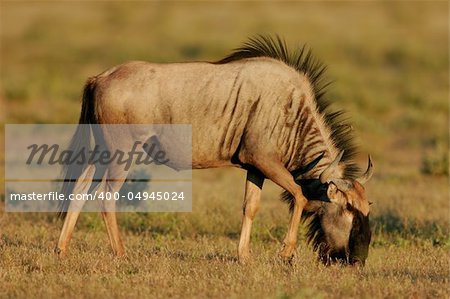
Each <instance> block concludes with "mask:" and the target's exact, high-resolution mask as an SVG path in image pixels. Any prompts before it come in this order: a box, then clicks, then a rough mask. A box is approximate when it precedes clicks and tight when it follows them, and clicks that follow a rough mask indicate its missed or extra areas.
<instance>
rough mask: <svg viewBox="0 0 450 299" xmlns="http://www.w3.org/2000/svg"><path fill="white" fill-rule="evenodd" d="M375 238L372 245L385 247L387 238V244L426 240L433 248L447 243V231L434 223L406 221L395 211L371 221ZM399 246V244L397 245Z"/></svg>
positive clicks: (387, 212)
mask: <svg viewBox="0 0 450 299" xmlns="http://www.w3.org/2000/svg"><path fill="white" fill-rule="evenodd" d="M371 222H372V227H373V232H374V233H375V238H374V240H373V245H374V246H377V245H386V244H385V243H386V241H387V240H386V239H385V237H387V238H388V239H389V243H391V242H392V241H394V243H398V242H400V239H403V240H418V239H421V240H428V241H432V244H433V245H435V246H439V245H445V244H446V243H448V237H447V236H448V230H447V229H446V228H445V227H444V226H442V225H440V224H439V223H437V222H435V221H420V220H418V219H407V218H405V217H401V216H399V215H398V214H397V213H396V212H395V211H392V210H388V211H386V212H384V213H382V214H380V215H377V216H375V217H374V218H373V219H372V220H371ZM397 245H401V244H397Z"/></svg>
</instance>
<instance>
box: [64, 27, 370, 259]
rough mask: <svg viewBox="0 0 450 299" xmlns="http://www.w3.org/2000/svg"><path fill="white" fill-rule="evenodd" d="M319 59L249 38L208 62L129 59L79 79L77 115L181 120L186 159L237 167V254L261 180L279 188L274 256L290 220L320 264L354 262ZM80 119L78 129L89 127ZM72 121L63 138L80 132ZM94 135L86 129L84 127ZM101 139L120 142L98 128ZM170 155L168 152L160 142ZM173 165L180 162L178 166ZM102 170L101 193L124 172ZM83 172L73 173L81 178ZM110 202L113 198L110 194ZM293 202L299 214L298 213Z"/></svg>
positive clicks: (353, 202)
mask: <svg viewBox="0 0 450 299" xmlns="http://www.w3.org/2000/svg"><path fill="white" fill-rule="evenodd" d="M324 70H325V67H324V66H323V65H322V64H320V63H318V62H317V60H316V59H315V58H313V56H312V55H311V52H310V51H306V50H305V48H304V47H303V48H302V49H300V50H299V51H297V52H296V53H289V52H288V50H287V47H286V44H285V42H284V41H282V40H281V39H280V38H278V37H277V38H270V37H263V36H260V37H258V38H254V39H250V40H249V41H248V42H247V43H245V44H244V45H243V47H241V48H239V49H237V50H235V51H234V52H233V53H232V54H231V55H229V56H228V57H226V58H224V59H222V60H220V61H218V62H213V63H209V62H189V63H170V64H157V63H149V62H141V61H135V62H128V63H125V64H122V65H119V66H116V67H113V68H111V69H109V70H107V71H105V72H104V73H102V74H99V75H97V76H94V77H92V78H90V79H89V80H88V81H87V83H86V86H85V89H84V95H83V99H82V108H81V116H80V120H79V123H80V124H151V123H154V124H186V123H187V124H192V133H193V136H192V145H193V146H192V168H194V169H203V168H213V167H223V166H234V167H237V168H243V169H245V170H246V171H247V180H246V184H245V198H244V205H243V220H242V228H241V235H240V240H239V246H238V256H239V260H240V261H242V262H246V261H247V260H248V259H249V257H250V251H249V241H250V231H251V226H252V221H253V219H254V217H255V215H256V213H257V211H258V209H259V203H260V195H261V188H262V186H263V182H264V180H265V179H266V178H267V179H270V180H272V181H273V182H275V183H276V184H278V185H279V186H281V187H282V188H283V189H284V190H285V192H284V194H283V196H282V198H283V199H284V200H286V201H287V202H288V203H289V205H290V212H291V213H290V215H291V216H290V221H289V226H288V230H287V234H286V236H285V238H284V241H283V248H282V250H281V253H280V255H281V257H282V258H284V259H287V260H290V259H291V258H292V256H293V254H294V251H295V247H296V242H297V233H298V227H299V223H300V221H301V217H302V216H303V217H304V219H305V218H306V219H309V220H310V221H309V222H308V223H309V225H308V232H307V238H308V240H309V242H310V243H311V244H312V245H313V248H314V250H315V251H316V252H317V253H318V256H319V259H320V260H321V261H322V262H324V263H325V264H330V263H332V262H336V261H339V262H341V263H344V264H359V265H363V264H364V263H365V260H366V258H367V254H368V246H369V243H370V239H371V231H370V227H369V202H368V200H367V198H366V195H365V192H364V188H363V186H362V184H363V183H364V182H365V181H367V180H368V179H369V178H370V176H371V175H372V164H371V162H370V157H369V166H368V168H367V171H366V172H365V173H364V174H363V175H362V176H360V177H359V175H358V173H359V172H360V171H359V168H358V167H357V165H356V164H355V162H354V156H355V150H356V149H355V146H354V145H353V143H352V137H353V133H352V129H351V126H350V125H348V124H347V123H346V122H345V121H344V120H343V119H342V117H341V115H342V113H341V112H340V111H332V110H331V109H330V108H329V107H328V102H327V101H326V100H325V92H324V88H325V87H326V85H327V84H326V83H325V82H323V74H324ZM88 127H89V126H88ZM83 134H84V135H86V134H87V135H88V136H89V134H91V132H90V130H89V131H88V132H86V131H83V130H81V129H80V130H77V132H76V133H75V136H74V139H73V142H72V146H74V147H80V146H82V145H81V144H79V143H77V140H79V137H80V136H81V135H83ZM94 135H95V132H94ZM100 135H103V136H104V139H105V142H106V144H107V145H108V147H110V148H114V147H115V146H116V145H117V144H118V143H120V142H122V140H121V139H122V137H121V138H118V137H116V136H114V134H113V133H111V132H100ZM168 155H169V156H170V149H169V150H168ZM181 168H182V167H181ZM96 171H98V170H96V169H95V165H86V166H84V167H79V168H75V169H71V167H69V168H68V169H67V170H66V175H65V178H69V179H70V178H76V179H77V178H78V181H77V182H76V183H69V182H70V181H71V180H68V181H69V182H66V183H64V186H63V191H64V192H65V193H69V192H72V193H77V192H86V190H88V189H91V190H92V186H91V188H89V183H86V180H87V181H89V178H92V177H93V174H94V173H95V172H96ZM117 172H118V171H117V170H115V169H107V170H106V171H103V172H102V173H101V174H102V177H103V179H104V181H103V182H102V183H101V184H100V187H98V188H101V189H102V190H103V191H118V190H119V189H120V188H121V186H122V184H123V180H114V179H112V180H108V178H115V177H123V173H117ZM81 178H82V179H81ZM109 204H111V205H114V201H112V202H111V203H109ZM70 205H73V203H70V202H67V201H64V202H63V205H62V207H61V210H62V211H63V213H62V215H64V216H65V222H64V226H63V229H62V232H61V235H60V238H59V242H58V245H57V248H56V252H57V253H58V254H59V255H64V254H65V253H66V251H67V247H68V243H69V240H70V237H71V234H72V232H73V229H74V226H75V223H76V220H77V218H78V216H79V213H80V211H79V209H76V210H75V209H71V208H70ZM112 211H114V207H112V209H111V207H109V208H108V209H107V210H105V211H104V212H102V216H103V218H104V221H105V223H106V226H107V231H108V235H109V239H110V241H111V245H112V249H113V251H114V253H115V254H116V255H119V256H120V255H123V254H124V246H123V244H122V241H121V238H120V235H119V229H118V226H117V222H116V215H115V213H114V212H112ZM303 211H304V213H303V215H302V212H303Z"/></svg>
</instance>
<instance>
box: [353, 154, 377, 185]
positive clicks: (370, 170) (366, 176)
mask: <svg viewBox="0 0 450 299" xmlns="http://www.w3.org/2000/svg"><path fill="white" fill-rule="evenodd" d="M372 174H373V163H372V159H371V157H370V155H369V163H368V166H367V170H366V172H365V173H364V174H363V175H362V176H361V177H360V178H357V179H356V180H357V181H358V182H359V183H360V184H361V185H363V184H364V183H365V182H367V181H368V180H370V178H371V177H372Z"/></svg>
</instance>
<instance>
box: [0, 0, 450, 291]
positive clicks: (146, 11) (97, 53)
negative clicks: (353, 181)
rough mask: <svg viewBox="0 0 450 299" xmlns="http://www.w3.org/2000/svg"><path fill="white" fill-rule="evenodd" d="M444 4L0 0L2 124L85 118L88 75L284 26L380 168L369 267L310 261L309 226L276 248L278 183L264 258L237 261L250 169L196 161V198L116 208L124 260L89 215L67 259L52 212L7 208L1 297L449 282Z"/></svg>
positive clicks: (193, 55) (215, 47)
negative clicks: (283, 253)
mask: <svg viewBox="0 0 450 299" xmlns="http://www.w3.org/2000/svg"><path fill="white" fill-rule="evenodd" d="M448 19H449V18H448V4H447V3H445V2H431V3H426V2H414V3H403V2H396V3H385V2H370V3H360V2H337V3H334V2H333V3H331V2H323V3H312V2H301V3H293V2H289V3H283V4H275V3H264V4H258V3H253V2H246V3H212V2H195V3H169V4H165V3H159V2H133V3H127V4H121V3H116V2H115V3H101V2H95V3H94V2H93V3H81V2H68V3H56V2H42V3H27V2H18V3H14V2H2V3H1V10H0V20H1V45H0V46H1V82H2V87H1V90H0V92H1V93H0V99H1V100H2V106H1V108H0V110H2V112H3V111H4V110H6V115H5V122H6V123H74V122H76V120H77V117H78V113H79V96H80V89H81V87H82V86H83V82H84V80H85V79H86V78H87V77H88V76H91V75H93V74H96V73H99V72H100V71H102V70H103V69H105V68H108V67H110V66H112V65H114V64H117V63H121V62H123V61H125V60H131V59H143V60H152V61H160V62H166V61H179V60H198V59H202V60H203V59H217V58H220V57H222V56H224V55H225V54H226V53H227V52H228V51H229V50H230V49H231V48H234V47H236V46H237V45H239V43H240V42H241V41H243V40H244V39H245V38H246V37H247V36H249V35H252V34H255V33H279V34H281V35H283V36H285V37H286V38H287V40H288V41H289V42H307V43H308V44H309V45H310V46H311V47H312V48H313V49H314V52H315V53H317V56H318V57H320V59H321V60H323V61H325V62H327V63H328V64H329V74H330V77H331V78H332V79H336V83H335V84H334V85H333V86H332V88H331V89H330V96H331V97H332V98H333V99H335V100H336V102H337V105H338V106H339V107H345V108H346V109H347V110H349V112H350V115H351V116H352V119H353V123H354V126H355V129H356V131H357V133H358V135H359V136H360V140H361V144H362V151H363V152H371V153H372V155H373V156H374V161H375V167H376V174H375V177H374V179H373V181H372V182H370V183H369V184H368V186H367V188H368V193H369V196H370V200H371V201H374V202H375V204H374V205H373V209H372V212H371V221H372V225H373V228H374V235H373V243H372V245H371V248H370V255H369V259H368V261H367V266H366V268H365V269H364V271H363V272H359V271H355V270H354V269H350V268H341V267H331V268H324V267H322V266H320V265H318V264H316V262H315V258H314V255H313V254H312V252H311V249H310V248H308V247H307V246H306V245H305V242H304V239H303V235H301V241H300V244H299V248H298V250H297V258H296V261H295V264H294V265H293V266H292V267H291V266H287V265H283V264H281V263H279V261H278V259H277V258H276V254H277V251H278V249H279V244H278V243H279V240H281V239H282V237H283V235H284V233H285V231H286V225H287V209H286V207H285V206H284V205H283V204H282V203H281V202H280V201H278V194H279V193H280V190H279V188H278V187H276V186H274V185H273V184H270V183H269V184H267V185H265V187H264V192H263V200H262V208H261V212H260V213H259V214H258V216H257V219H256V221H255V225H254V231H253V235H252V246H253V255H254V261H253V263H252V264H251V265H249V266H241V265H239V264H238V263H236V260H235V257H236V254H235V252H236V247H237V239H238V233H239V228H240V211H241V200H242V196H243V186H244V173H243V172H241V171H239V170H233V169H221V170H205V171H198V172H194V185H193V187H194V202H193V212H192V213H185V214H176V213H158V214H156V213H155V214H121V215H120V218H119V220H120V223H121V227H122V231H123V233H124V239H125V241H126V245H127V253H128V256H127V258H126V259H120V260H116V259H113V258H112V256H111V253H110V249H109V245H108V244H107V235H106V232H105V229H104V227H103V224H102V222H101V220H100V217H98V216H97V215H95V214H85V215H83V216H82V217H81V219H80V221H79V223H78V225H77V230H76V233H75V235H74V239H73V241H72V247H71V251H70V254H69V256H68V258H67V259H65V260H58V259H57V258H56V257H55V256H54V255H53V253H52V250H53V248H54V246H55V244H56V240H57V237H58V234H59V229H60V226H61V224H60V223H59V222H56V221H55V219H54V215H48V214H10V213H4V212H3V210H0V213H1V215H0V279H1V282H2V283H1V284H0V285H1V287H0V297H2V298H3V297H7V298H8V297H75V296H78V297H86V298H90V297H107V296H108V297H109V296H112V297H131V298H133V297H161V298H166V297H169V296H171V297H224V296H225V297H232V298H233V297H238V298H249V297H254V298H259V297H268V298H273V297H276V298H277V297H279V298H287V297H289V298H304V297H314V298H316V297H325V298H328V297H367V298H372V297H413V298H424V297H432V298H435V297H448V296H449V289H448V286H449V257H448V250H449V248H450V239H449V202H448V195H449V187H448V165H446V164H447V163H448V150H447V149H448V144H449V141H448V127H449V122H448V82H449V81H448V79H449V70H448V63H449V58H448V50H449V49H448V35H449V30H448ZM3 102H4V104H3ZM4 108H6V109H4ZM0 140H3V138H1V139H0ZM0 158H1V159H3V153H2V154H1V155H0ZM363 159H364V155H362V157H361V163H363ZM236 186H242V188H237V187H236ZM1 188H3V187H1ZM0 191H2V190H0ZM0 193H2V192H0ZM1 209H3V208H1Z"/></svg>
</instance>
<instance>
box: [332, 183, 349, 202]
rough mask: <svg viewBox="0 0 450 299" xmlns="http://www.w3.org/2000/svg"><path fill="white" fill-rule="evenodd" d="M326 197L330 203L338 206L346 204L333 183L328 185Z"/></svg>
mask: <svg viewBox="0 0 450 299" xmlns="http://www.w3.org/2000/svg"><path fill="white" fill-rule="evenodd" d="M327 197H328V199H329V200H330V201H331V202H333V203H335V204H338V205H345V204H346V203H347V202H346V200H345V198H344V196H343V194H342V192H339V188H338V186H336V185H335V184H334V183H333V182H330V183H329V184H328V187H327Z"/></svg>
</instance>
